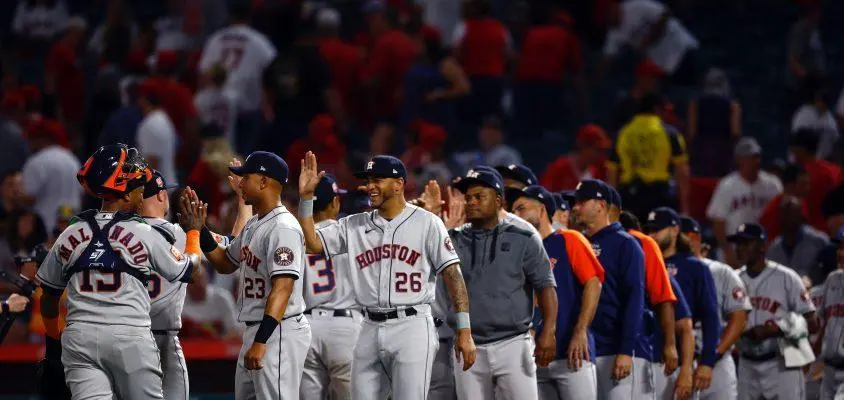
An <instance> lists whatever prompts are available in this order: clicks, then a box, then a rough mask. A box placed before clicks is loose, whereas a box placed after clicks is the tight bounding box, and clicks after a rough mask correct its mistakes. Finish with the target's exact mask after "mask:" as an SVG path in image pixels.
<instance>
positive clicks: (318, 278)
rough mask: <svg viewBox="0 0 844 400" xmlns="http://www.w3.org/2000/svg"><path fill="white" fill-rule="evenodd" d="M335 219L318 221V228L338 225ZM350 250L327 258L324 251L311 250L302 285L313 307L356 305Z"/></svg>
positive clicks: (332, 307) (309, 306)
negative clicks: (315, 251) (321, 252)
mask: <svg viewBox="0 0 844 400" xmlns="http://www.w3.org/2000/svg"><path fill="white" fill-rule="evenodd" d="M337 224H338V222H337V221H336V220H333V219H331V220H325V221H320V222H317V223H316V228H317V229H322V228H325V227H328V226H331V225H337ZM348 265H349V256H348V254H337V255H335V256H334V257H332V258H331V259H328V258H327V257H326V256H325V255H324V254H308V255H307V265H306V268H305V281H304V284H303V285H302V288H303V295H304V298H305V305H307V308H308V309H311V308H326V309H330V310H344V309H348V308H352V307H355V288H354V287H352V282H351V280H350V279H349V275H350V274H351V273H352V272H351V271H350V270H349V268H348Z"/></svg>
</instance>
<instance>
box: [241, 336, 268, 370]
mask: <svg viewBox="0 0 844 400" xmlns="http://www.w3.org/2000/svg"><path fill="white" fill-rule="evenodd" d="M266 351H267V345H266V344H264V343H252V347H250V348H249V350H248V351H247V352H246V354H244V355H243V364H244V365H245V366H246V369H248V370H255V369H261V368H264V362H263V360H264V352H266Z"/></svg>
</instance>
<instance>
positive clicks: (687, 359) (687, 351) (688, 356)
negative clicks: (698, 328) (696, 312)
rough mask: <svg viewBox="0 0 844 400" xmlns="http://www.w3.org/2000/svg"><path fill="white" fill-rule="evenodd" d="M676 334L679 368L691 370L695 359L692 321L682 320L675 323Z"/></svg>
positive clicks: (688, 319)
mask: <svg viewBox="0 0 844 400" xmlns="http://www.w3.org/2000/svg"><path fill="white" fill-rule="evenodd" d="M676 331H677V334H678V335H680V366H681V367H683V368H692V367H693V366H692V363H693V362H694V359H695V337H694V334H693V332H692V319H691V318H683V319H681V320H679V321H677V323H676Z"/></svg>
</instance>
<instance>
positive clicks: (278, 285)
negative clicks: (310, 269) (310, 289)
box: [264, 275, 295, 321]
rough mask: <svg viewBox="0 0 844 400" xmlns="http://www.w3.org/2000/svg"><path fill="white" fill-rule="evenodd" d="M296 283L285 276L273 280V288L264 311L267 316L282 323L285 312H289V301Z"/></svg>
mask: <svg viewBox="0 0 844 400" xmlns="http://www.w3.org/2000/svg"><path fill="white" fill-rule="evenodd" d="M294 282H295V279H293V278H292V277H289V276H284V275H282V276H277V277H275V278H273V284H272V285H273V288H272V291H270V296H269V297H268V298H267V306H266V308H265V309H264V314H265V315H269V316H270V317H273V318H274V319H275V320H276V321H281V318H282V317H284V312H285V311H286V310H287V301H288V300H289V299H290V294H291V293H293V286H294V285H293V284H294Z"/></svg>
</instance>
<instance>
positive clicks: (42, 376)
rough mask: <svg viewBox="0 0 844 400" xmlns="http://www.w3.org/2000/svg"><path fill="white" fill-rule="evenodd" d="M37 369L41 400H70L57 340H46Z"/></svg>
mask: <svg viewBox="0 0 844 400" xmlns="http://www.w3.org/2000/svg"><path fill="white" fill-rule="evenodd" d="M37 368H38V371H37V382H38V394H39V395H40V396H41V398H42V399H47V400H64V399H67V400H70V390H68V388H67V383H66V382H65V379H64V366H63V365H62V344H61V342H60V341H59V340H58V339H53V338H50V337H48V338H47V350H46V352H45V353H44V359H43V360H41V361H39V362H38V366H37Z"/></svg>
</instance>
